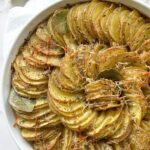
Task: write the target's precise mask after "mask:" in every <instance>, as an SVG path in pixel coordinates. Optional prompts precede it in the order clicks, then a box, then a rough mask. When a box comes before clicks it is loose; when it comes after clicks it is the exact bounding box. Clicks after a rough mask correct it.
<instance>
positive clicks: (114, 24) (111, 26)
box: [107, 7, 125, 44]
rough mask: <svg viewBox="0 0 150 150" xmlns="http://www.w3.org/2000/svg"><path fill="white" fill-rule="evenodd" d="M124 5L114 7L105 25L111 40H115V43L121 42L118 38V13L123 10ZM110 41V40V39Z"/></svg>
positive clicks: (119, 27) (119, 28)
mask: <svg viewBox="0 0 150 150" xmlns="http://www.w3.org/2000/svg"><path fill="white" fill-rule="evenodd" d="M124 9H125V8H124V7H118V8H116V9H115V10H114V11H113V12H112V13H111V14H110V15H109V17H108V21H107V26H108V32H109V35H110V37H111V39H112V42H115V43H117V44H121V42H122V41H121V39H120V30H121V26H120V15H121V12H122V11H123V10H124ZM110 41H111V40H110Z"/></svg>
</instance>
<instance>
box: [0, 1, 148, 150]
mask: <svg viewBox="0 0 150 150" xmlns="http://www.w3.org/2000/svg"><path fill="white" fill-rule="evenodd" d="M10 1H11V0H0V65H2V62H3V59H4V58H3V52H2V38H3V33H4V24H5V21H6V20H7V13H8V11H9V9H10V8H11V7H13V6H14V5H16V4H17V5H18V4H20V5H24V2H25V1H26V0H12V1H13V4H14V5H13V6H12V5H9V2H10ZM21 1H22V2H21ZM142 1H145V2H147V3H149V4H148V5H150V0H142ZM35 2H36V0H35ZM0 68H1V67H0ZM0 71H1V70H0ZM0 74H1V72H0ZM0 79H1V77H0ZM0 82H1V80H0ZM5 122H6V121H5V118H4V116H3V114H2V111H1V102H0V150H19V148H18V147H17V145H16V144H15V142H14V141H13V139H12V137H11V136H10V134H9V131H8V129H7V125H6V123H5Z"/></svg>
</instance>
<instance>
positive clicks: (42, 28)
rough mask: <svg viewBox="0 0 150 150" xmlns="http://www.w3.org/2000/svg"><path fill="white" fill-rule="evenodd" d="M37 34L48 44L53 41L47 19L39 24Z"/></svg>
mask: <svg viewBox="0 0 150 150" xmlns="http://www.w3.org/2000/svg"><path fill="white" fill-rule="evenodd" d="M36 35H37V36H38V38H39V39H41V40H42V41H44V42H46V43H47V44H49V43H51V36H50V34H49V33H48V29H47V22H46V21H45V22H43V23H41V24H39V26H38V28H37V30H36Z"/></svg>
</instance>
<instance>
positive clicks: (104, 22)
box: [100, 4, 116, 43]
mask: <svg viewBox="0 0 150 150" xmlns="http://www.w3.org/2000/svg"><path fill="white" fill-rule="evenodd" d="M115 8H116V7H115V5H114V4H112V5H111V6H110V7H109V8H108V9H106V10H105V11H104V12H103V13H102V16H101V19H100V26H101V29H102V31H103V33H104V34H105V37H106V38H107V40H106V42H107V43H108V42H109V39H110V36H109V30H108V24H107V22H108V18H109V15H110V14H111V13H112V12H113V11H114V9H115Z"/></svg>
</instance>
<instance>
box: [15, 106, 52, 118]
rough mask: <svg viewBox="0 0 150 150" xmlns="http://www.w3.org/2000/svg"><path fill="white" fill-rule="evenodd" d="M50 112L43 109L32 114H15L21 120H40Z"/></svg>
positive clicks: (47, 108)
mask: <svg viewBox="0 0 150 150" xmlns="http://www.w3.org/2000/svg"><path fill="white" fill-rule="evenodd" d="M50 112H51V110H50V109H49V107H45V108H42V109H39V110H34V111H33V112H32V113H20V112H16V114H17V115H18V116H20V117H21V118H24V119H29V120H30V119H38V118H41V117H43V116H45V115H47V114H49V113H50Z"/></svg>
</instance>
